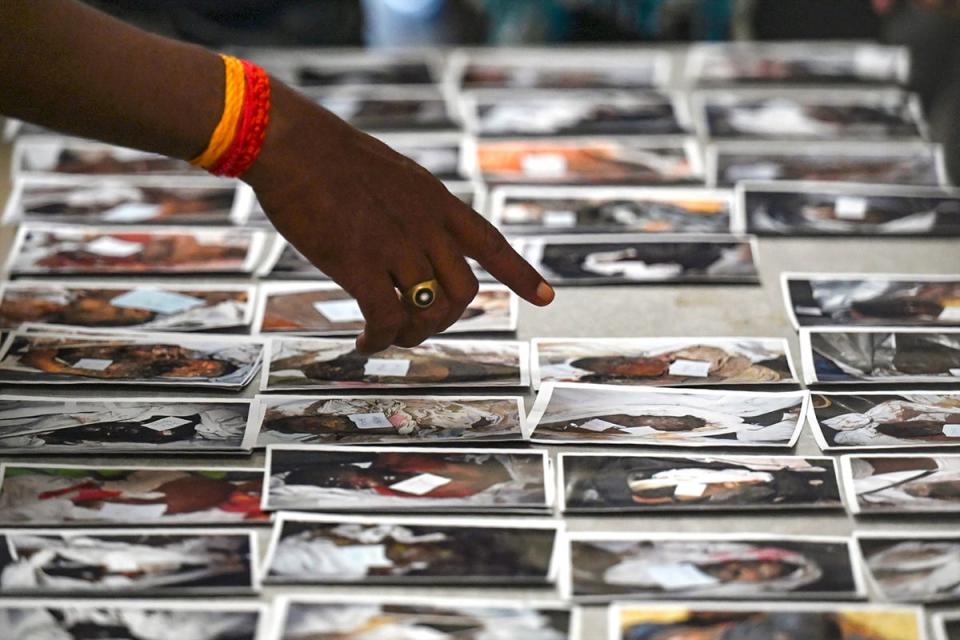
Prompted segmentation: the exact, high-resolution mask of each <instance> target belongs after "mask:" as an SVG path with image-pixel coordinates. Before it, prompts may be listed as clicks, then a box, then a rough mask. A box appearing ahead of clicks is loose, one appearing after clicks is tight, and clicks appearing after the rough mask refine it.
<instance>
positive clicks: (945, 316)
mask: <svg viewBox="0 0 960 640" xmlns="http://www.w3.org/2000/svg"><path fill="white" fill-rule="evenodd" d="M937 320H939V321H940V322H960V305H953V306H949V307H944V308H943V311H941V312H940V315H939V316H938V317H937Z"/></svg>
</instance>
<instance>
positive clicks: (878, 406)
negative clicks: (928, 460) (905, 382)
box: [809, 391, 960, 451]
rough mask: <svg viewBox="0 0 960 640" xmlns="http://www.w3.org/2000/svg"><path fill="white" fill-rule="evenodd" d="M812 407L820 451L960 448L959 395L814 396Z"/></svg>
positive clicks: (864, 393)
mask: <svg viewBox="0 0 960 640" xmlns="http://www.w3.org/2000/svg"><path fill="white" fill-rule="evenodd" d="M810 403H811V408H812V410H811V411H810V414H809V416H810V424H811V425H812V427H813V436H814V438H815V439H816V441H817V445H818V446H819V447H820V449H821V450H822V451H850V450H858V449H911V448H922V447H930V448H936V449H947V448H951V449H952V448H954V447H960V392H949V391H945V392H938V391H909V392H900V393H893V392H887V391H860V392H852V393H815V394H813V395H812V396H811V397H810Z"/></svg>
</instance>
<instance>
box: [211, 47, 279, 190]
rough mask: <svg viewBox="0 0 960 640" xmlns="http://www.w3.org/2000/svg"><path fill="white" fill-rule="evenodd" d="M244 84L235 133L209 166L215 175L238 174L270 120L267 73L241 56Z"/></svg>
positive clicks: (252, 156) (257, 148) (260, 141)
mask: <svg viewBox="0 0 960 640" xmlns="http://www.w3.org/2000/svg"><path fill="white" fill-rule="evenodd" d="M242 63H243V73H244V80H245V84H246V88H245V91H244V99H243V107H242V109H241V113H240V119H239V121H238V123H237V130H236V134H235V135H234V137H233V140H232V141H231V143H230V145H229V146H228V147H227V150H226V151H224V153H223V155H222V156H221V157H220V158H219V159H218V160H217V162H216V163H215V164H214V165H213V166H212V167H210V173H213V174H214V175H218V176H230V177H240V176H242V175H243V174H244V173H246V171H247V169H249V168H250V166H251V165H252V164H253V163H254V161H255V160H256V159H257V156H259V155H260V150H261V148H262V147H263V140H264V138H265V137H266V133H267V125H268V124H269V122H270V77H269V76H268V75H267V73H266V72H265V71H264V70H263V69H261V68H260V67H258V66H257V65H255V64H253V63H252V62H249V61H247V60H243V61H242Z"/></svg>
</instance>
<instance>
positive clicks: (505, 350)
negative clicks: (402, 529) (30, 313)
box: [0, 338, 530, 391]
mask: <svg viewBox="0 0 960 640" xmlns="http://www.w3.org/2000/svg"><path fill="white" fill-rule="evenodd" d="M528 351H529V350H528V345H527V343H525V342H516V341H511V340H427V341H426V342H424V343H423V344H421V345H420V346H417V347H413V348H412V349H400V348H397V347H390V348H388V349H386V350H384V351H381V352H380V353H377V354H375V355H363V354H360V353H358V352H357V351H356V349H355V345H354V341H353V340H349V339H348V340H343V339H335V338H313V339H311V338H271V339H270V340H268V341H267V355H266V356H265V361H266V362H268V365H267V367H266V371H265V372H264V375H263V376H262V378H261V380H262V388H263V390H265V391H278V390H288V389H289V390H296V389H389V388H404V387H410V388H417V387H527V386H529V384H530V372H529V368H528ZM0 367H2V361H0Z"/></svg>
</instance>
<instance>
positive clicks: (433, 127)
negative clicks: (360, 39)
mask: <svg viewBox="0 0 960 640" xmlns="http://www.w3.org/2000/svg"><path fill="white" fill-rule="evenodd" d="M307 95H308V96H309V97H310V98H311V99H313V100H314V101H316V102H317V103H318V104H319V105H320V106H322V107H323V108H325V109H327V110H328V111H330V112H332V113H333V114H334V115H336V116H337V117H339V118H341V119H343V120H345V121H346V122H348V123H349V124H350V125H351V126H354V127H356V128H358V129H361V130H363V131H367V132H370V133H377V132H384V133H386V132H399V133H403V132H420V131H430V132H446V131H458V130H459V128H460V127H459V124H458V123H457V122H456V121H455V120H454V118H453V115H452V114H451V113H450V110H449V108H448V105H447V101H446V100H445V99H444V97H443V95H442V94H441V93H440V91H439V90H435V89H430V88H406V87H402V88H396V87H394V88H390V89H379V88H376V87H334V88H323V89H320V88H316V89H310V90H307Z"/></svg>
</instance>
